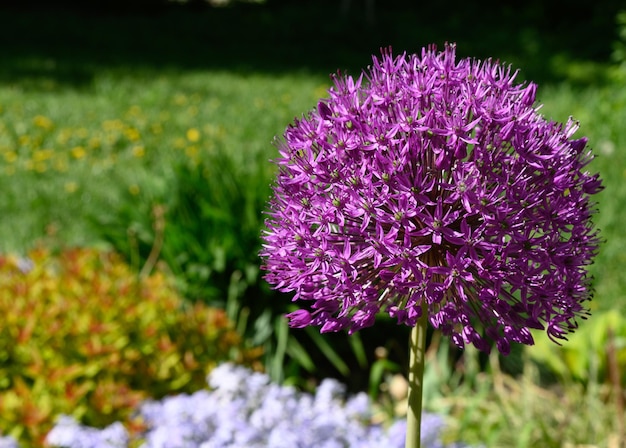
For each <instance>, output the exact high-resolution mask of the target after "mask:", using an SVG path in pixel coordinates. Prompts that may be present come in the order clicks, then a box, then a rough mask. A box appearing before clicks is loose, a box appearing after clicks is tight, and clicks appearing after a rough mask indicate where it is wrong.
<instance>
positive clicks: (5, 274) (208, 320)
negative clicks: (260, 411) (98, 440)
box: [0, 248, 260, 446]
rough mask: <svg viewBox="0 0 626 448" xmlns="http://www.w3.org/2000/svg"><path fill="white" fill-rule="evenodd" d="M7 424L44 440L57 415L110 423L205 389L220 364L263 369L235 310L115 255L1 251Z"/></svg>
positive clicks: (33, 441)
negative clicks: (183, 294)
mask: <svg viewBox="0 0 626 448" xmlns="http://www.w3.org/2000/svg"><path fill="white" fill-rule="evenodd" d="M0 285H1V286H0V310H1V311H0V312H1V313H2V315H3V325H2V327H1V328H0V378H1V380H0V430H1V431H2V432H3V433H8V434H10V435H13V436H15V437H16V438H18V439H19V440H21V441H22V442H24V443H28V444H29V445H34V446H37V445H40V444H41V443H42V440H43V437H44V436H45V434H46V432H47V430H48V429H49V428H50V427H51V425H52V423H53V422H54V418H55V417H56V416H57V415H59V414H61V413H65V414H69V415H72V416H74V417H75V418H77V419H79V420H80V421H81V422H83V423H86V424H89V425H93V426H103V425H106V424H108V423H110V422H113V421H115V420H126V419H127V418H128V417H129V416H130V415H131V413H132V411H133V409H134V408H135V406H136V405H137V404H138V403H139V402H140V401H141V400H143V399H144V398H148V397H150V398H160V397H163V396H165V395H167V394H170V393H180V392H192V391H195V390H198V389H200V388H202V387H204V386H205V384H206V383H205V378H206V374H207V373H208V371H209V370H210V369H212V368H213V367H214V366H215V365H217V363H219V362H220V361H225V360H233V361H237V362H240V363H244V364H248V365H255V366H257V367H259V364H258V356H259V355H260V353H259V351H258V350H255V349H246V348H244V347H243V345H242V341H241V338H240V337H239V335H238V334H237V332H236V331H234V329H233V326H232V325H231V323H230V321H229V320H228V319H227V317H226V315H225V313H224V312H223V311H221V310H218V309H213V308H208V307H206V306H205V305H202V304H195V305H193V306H191V305H189V304H187V303H185V302H184V301H182V300H181V299H180V297H179V296H178V295H177V293H176V291H175V289H174V288H173V287H172V284H171V282H170V281H169V280H168V278H167V277H166V276H165V275H164V274H163V273H162V272H159V271H157V272H154V273H153V274H152V275H149V276H148V275H147V276H144V277H138V276H137V275H136V274H134V273H133V271H132V270H131V269H130V268H129V267H128V266H127V265H126V264H125V263H123V262H122V260H121V258H120V257H119V256H117V255H115V254H114V253H111V252H101V251H97V250H95V249H68V250H64V251H62V252H60V253H57V254H52V253H50V251H48V250H46V249H44V248H38V249H35V250H33V251H31V252H30V253H29V257H28V258H18V257H15V256H3V257H0Z"/></svg>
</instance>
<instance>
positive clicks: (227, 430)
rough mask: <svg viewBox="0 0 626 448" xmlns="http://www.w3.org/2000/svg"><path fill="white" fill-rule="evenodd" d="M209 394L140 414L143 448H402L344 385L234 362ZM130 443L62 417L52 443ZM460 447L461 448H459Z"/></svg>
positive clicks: (84, 446)
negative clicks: (287, 378) (274, 379)
mask: <svg viewBox="0 0 626 448" xmlns="http://www.w3.org/2000/svg"><path fill="white" fill-rule="evenodd" d="M208 382H209V386H210V387H211V390H201V391H198V392H196V393H194V394H192V395H184V394H183V395H177V396H172V397H167V398H165V399H163V400H161V401H148V402H146V403H144V404H143V406H141V408H140V409H139V413H140V417H141V418H142V419H143V420H144V421H145V422H146V424H147V426H148V429H147V431H146V432H145V433H144V434H143V436H142V442H143V443H142V444H141V446H142V447H144V448H179V447H180V448H193V447H197V448H227V447H228V448H243V447H248V448H257V447H258V448H261V447H263V448H267V447H270V448H293V447H303V448H305V447H316V448H347V447H350V448H366V447H379V446H385V447H389V448H393V447H398V448H401V447H403V446H404V437H405V430H406V427H405V423H404V422H403V421H399V422H396V423H394V424H393V425H391V426H390V427H389V428H387V429H384V428H383V427H381V426H379V425H373V424H371V409H372V408H371V403H370V401H369V399H368V397H367V395H365V394H363V393H361V394H358V395H355V396H352V397H349V398H347V399H344V397H345V388H344V386H343V385H341V384H340V383H339V382H337V381H335V380H331V379H326V380H324V381H323V382H322V383H321V384H320V386H319V387H318V389H317V391H316V392H315V394H313V395H312V394H307V393H301V392H298V391H297V390H296V389H295V388H292V387H288V386H279V385H277V384H273V383H271V382H270V380H269V377H268V376H267V375H265V374H262V373H257V372H251V371H250V370H248V369H246V368H243V367H240V366H236V365H233V364H223V365H221V366H219V367H217V368H216V369H214V370H213V371H212V372H211V374H210V375H209V378H208ZM442 427H443V420H442V418H441V417H439V416H436V415H425V416H424V417H423V419H422V441H423V443H422V446H424V447H428V448H440V447H443V444H442V443H441V442H440V439H439V438H440V432H441V429H442ZM130 442H131V440H130V437H129V435H128V433H127V432H126V430H125V429H124V427H123V426H122V424H120V423H114V424H113V425H111V426H109V427H107V428H105V429H100V430H99V429H95V428H88V427H85V426H81V425H80V424H79V423H78V422H76V421H75V420H74V419H72V418H71V417H67V416H64V417H62V418H61V419H60V420H59V421H58V423H57V425H56V426H55V427H54V428H53V429H52V431H51V432H50V433H49V434H48V437H47V443H48V444H49V445H50V446H52V447H64V448H114V447H115V448H118V447H126V446H128V444H129V443H130ZM457 447H458V446H457Z"/></svg>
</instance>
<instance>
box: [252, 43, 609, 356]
mask: <svg viewBox="0 0 626 448" xmlns="http://www.w3.org/2000/svg"><path fill="white" fill-rule="evenodd" d="M515 77H516V72H513V71H511V69H510V67H508V66H504V65H502V64H500V63H498V62H495V61H492V60H486V61H478V60H473V59H461V60H457V59H456V56H455V46H454V45H446V47H445V49H444V50H443V51H441V52H438V51H437V50H436V48H435V47H434V46H433V47H429V48H426V49H423V50H422V52H421V55H416V54H413V55H407V54H402V55H399V56H394V55H393V54H392V52H391V50H383V52H382V55H381V56H380V57H374V58H373V64H372V65H371V66H370V67H369V68H368V70H367V71H364V72H363V74H361V76H360V77H358V78H357V79H354V78H352V77H351V76H342V75H337V76H334V86H333V87H332V88H331V89H330V90H329V91H328V93H329V97H328V98H326V99H323V100H321V101H320V102H319V103H318V105H317V108H316V109H315V110H313V111H312V112H310V113H309V114H308V115H306V116H303V117H302V118H300V119H296V120H295V122H294V123H293V124H292V125H290V126H289V127H288V128H287V130H286V131H285V133H284V135H283V138H282V139H279V140H277V147H278V150H279V153H280V157H279V158H278V159H277V160H276V161H275V163H276V164H277V165H278V174H277V179H276V183H275V185H274V186H273V190H274V195H273V198H272V199H271V201H270V205H269V208H270V209H269V212H268V218H267V221H266V226H267V229H266V230H265V231H264V233H263V236H262V239H263V242H264V245H263V249H262V251H261V257H262V258H263V259H264V269H265V270H266V279H267V281H268V282H269V283H270V284H272V285H273V286H274V287H275V288H277V289H278V290H280V291H283V292H294V293H295V295H294V301H298V302H302V303H303V304H305V305H304V306H303V307H302V309H299V310H298V311H296V312H294V313H291V314H290V315H288V316H289V317H290V324H291V325H292V326H294V327H304V326H307V325H319V326H321V331H323V332H325V331H338V330H341V329H348V331H349V332H354V331H357V330H359V329H361V328H364V327H368V326H370V325H372V324H373V323H374V320H375V317H376V316H377V314H378V313H381V312H385V313H388V314H389V315H390V316H391V317H392V318H394V319H397V321H398V322H399V323H402V324H406V325H409V326H414V325H415V324H416V322H417V319H419V317H420V316H421V315H422V314H423V313H428V318H429V321H430V323H431V324H432V325H433V326H434V327H435V328H438V329H440V330H441V331H442V332H443V333H445V334H448V335H451V337H452V339H453V341H454V342H455V343H456V344H457V345H458V346H460V347H463V346H464V345H465V344H473V345H475V346H476V347H478V348H479V349H481V350H485V351H488V350H489V348H490V347H491V344H489V342H488V341H489V340H492V341H495V343H496V345H497V348H498V349H499V351H500V352H502V353H508V351H509V349H510V343H511V342H518V343H523V344H532V343H533V338H532V336H531V333H530V331H529V329H530V328H536V329H545V330H546V331H547V333H548V335H549V336H550V337H551V338H552V339H553V340H555V341H558V340H560V339H565V336H566V334H567V333H568V332H570V331H572V330H574V329H575V328H576V326H577V324H576V318H577V317H581V316H582V317H584V316H585V315H586V313H587V310H586V308H585V306H584V303H585V302H586V301H587V300H589V299H590V298H591V292H590V284H589V283H590V278H589V276H588V274H587V270H586V267H587V265H588V264H590V262H591V260H592V258H593V256H594V255H595V253H596V252H597V249H598V245H599V237H598V234H597V231H596V230H595V229H594V227H593V224H592V221H591V218H592V215H593V213H594V212H595V210H594V206H595V203H594V202H592V200H591V196H592V195H593V194H595V193H597V192H598V191H600V190H601V182H600V180H599V178H598V175H594V174H591V173H589V171H587V165H588V164H589V162H590V161H591V160H592V158H593V156H592V154H591V153H590V151H588V150H587V149H586V139H584V138H580V139H574V138H573V135H574V133H575V131H576V130H577V129H578V125H577V123H575V122H574V121H573V120H571V119H570V120H569V121H568V122H567V123H565V124H561V123H555V122H551V121H547V120H546V119H545V118H544V117H543V116H542V115H541V114H540V113H539V106H537V105H535V93H536V86H535V84H532V83H528V84H523V83H516V82H515Z"/></svg>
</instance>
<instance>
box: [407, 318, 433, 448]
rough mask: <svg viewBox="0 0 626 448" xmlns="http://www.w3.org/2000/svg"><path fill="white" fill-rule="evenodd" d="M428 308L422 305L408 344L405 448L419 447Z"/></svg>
mask: <svg viewBox="0 0 626 448" xmlns="http://www.w3.org/2000/svg"><path fill="white" fill-rule="evenodd" d="M427 326H428V308H427V307H425V306H423V307H422V316H421V317H420V318H419V320H418V321H417V324H416V325H415V327H413V329H412V330H411V340H410V344H409V403H408V410H407V415H406V418H407V422H406V423H407V424H406V444H405V445H404V446H405V448H420V444H421V442H420V435H421V423H422V387H423V385H424V384H423V383H424V352H425V350H426V328H427Z"/></svg>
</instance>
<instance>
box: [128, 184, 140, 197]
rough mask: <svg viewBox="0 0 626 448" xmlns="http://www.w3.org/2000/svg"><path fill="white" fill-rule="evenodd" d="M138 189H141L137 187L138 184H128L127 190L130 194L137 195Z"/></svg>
mask: <svg viewBox="0 0 626 448" xmlns="http://www.w3.org/2000/svg"><path fill="white" fill-rule="evenodd" d="M140 191H141V190H140V188H139V185H137V184H133V185H131V186H129V187H128V192H129V193H130V194H132V195H133V196H137V195H138V194H139V192H140Z"/></svg>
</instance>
